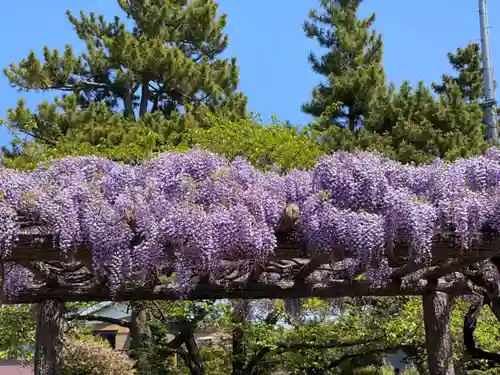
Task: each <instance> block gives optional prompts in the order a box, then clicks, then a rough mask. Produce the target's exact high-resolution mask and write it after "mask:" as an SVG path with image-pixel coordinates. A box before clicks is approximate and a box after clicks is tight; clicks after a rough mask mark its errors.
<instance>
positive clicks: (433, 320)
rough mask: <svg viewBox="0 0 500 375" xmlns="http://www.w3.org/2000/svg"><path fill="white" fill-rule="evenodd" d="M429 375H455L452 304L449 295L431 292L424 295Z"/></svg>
mask: <svg viewBox="0 0 500 375" xmlns="http://www.w3.org/2000/svg"><path fill="white" fill-rule="evenodd" d="M423 305H424V306H423V307H424V325H425V338H426V346H427V359H428V363H429V375H455V370H454V367H453V348H452V340H451V333H450V313H451V308H452V303H451V301H450V300H449V297H448V295H446V294H444V293H441V292H436V291H435V290H430V291H428V292H427V293H426V294H424V295H423Z"/></svg>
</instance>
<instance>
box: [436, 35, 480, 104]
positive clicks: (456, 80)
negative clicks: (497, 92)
mask: <svg viewBox="0 0 500 375" xmlns="http://www.w3.org/2000/svg"><path fill="white" fill-rule="evenodd" d="M448 61H449V63H450V65H451V66H452V68H453V70H455V71H456V72H457V76H456V77H453V76H450V75H447V74H443V76H442V83H439V84H438V83H434V84H433V85H432V87H433V89H434V91H435V92H436V93H438V94H444V93H445V92H446V91H447V89H448V87H449V85H450V84H455V85H458V87H459V88H460V92H461V94H462V97H463V99H464V101H465V102H466V103H472V102H478V101H480V100H481V99H482V98H483V95H484V92H483V85H484V83H483V68H482V63H481V51H480V49H479V44H478V43H469V44H468V45H467V46H465V47H463V48H458V49H457V51H456V52H455V53H451V52H450V53H448Z"/></svg>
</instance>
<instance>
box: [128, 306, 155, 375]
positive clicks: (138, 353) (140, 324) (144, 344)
mask: <svg viewBox="0 0 500 375" xmlns="http://www.w3.org/2000/svg"><path fill="white" fill-rule="evenodd" d="M130 337H131V343H130V347H131V349H132V357H133V358H134V359H135V360H136V361H137V370H138V375H149V374H150V373H151V371H150V366H149V361H148V358H147V356H146V350H147V349H148V348H149V347H150V346H151V340H152V337H151V330H150V327H149V310H148V308H147V307H146V306H144V305H142V304H133V305H132V314H131V316H130Z"/></svg>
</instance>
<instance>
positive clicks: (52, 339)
mask: <svg viewBox="0 0 500 375" xmlns="http://www.w3.org/2000/svg"><path fill="white" fill-rule="evenodd" d="M63 313H64V302H59V301H44V302H42V303H40V304H38V306H37V314H36V345H35V375H61V374H62V349H63V337H64V319H63Z"/></svg>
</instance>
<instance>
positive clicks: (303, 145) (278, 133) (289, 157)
mask: <svg viewBox="0 0 500 375" xmlns="http://www.w3.org/2000/svg"><path fill="white" fill-rule="evenodd" d="M184 144H185V145H187V146H199V147H202V148H205V149H208V150H211V151H213V152H215V153H218V154H221V155H225V156H226V157H228V158H229V159H234V158H235V157H236V156H242V157H244V158H245V159H247V160H248V161H250V162H251V163H253V164H254V165H256V166H259V167H261V168H271V167H273V166H278V167H279V169H280V170H281V171H283V172H287V171H290V170H291V169H294V168H297V169H306V168H311V167H313V166H314V164H315V163H316V161H317V159H318V158H319V156H320V155H322V154H323V152H322V151H321V149H320V148H319V145H318V144H317V143H316V142H314V141H313V140H312V139H311V138H310V137H308V136H307V134H303V133H301V132H300V131H299V130H298V129H297V128H296V127H294V126H290V125H286V124H281V123H279V122H278V120H277V119H273V123H272V124H271V125H268V126H266V125H263V124H260V123H256V122H254V121H252V120H250V119H244V120H240V121H237V122H230V121H227V120H224V119H222V120H221V119H219V118H215V117H212V126H211V127H210V128H208V129H199V128H198V129H192V130H191V131H189V132H188V133H187V135H186V137H185V141H184Z"/></svg>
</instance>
